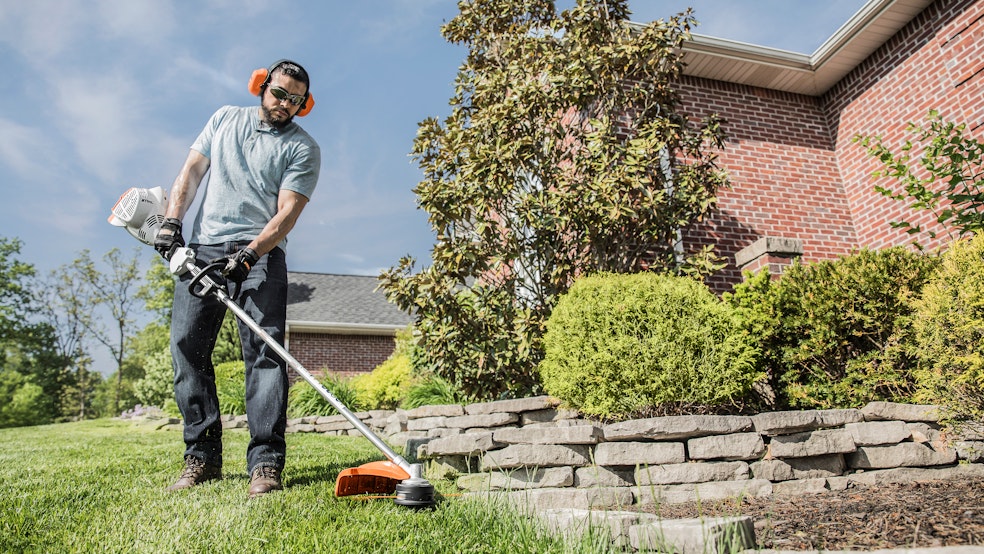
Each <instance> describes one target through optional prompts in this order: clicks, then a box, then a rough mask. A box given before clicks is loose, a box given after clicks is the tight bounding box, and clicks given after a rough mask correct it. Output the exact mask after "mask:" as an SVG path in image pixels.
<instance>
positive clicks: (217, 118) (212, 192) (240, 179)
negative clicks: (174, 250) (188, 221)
mask: <svg viewBox="0 0 984 554" xmlns="http://www.w3.org/2000/svg"><path fill="white" fill-rule="evenodd" d="M259 110H260V108H259V106H252V107H235V106H223V107H222V108H219V110H218V111H216V112H215V113H214V114H212V117H211V118H209V120H208V123H207V124H206V125H205V129H203V130H202V132H201V134H200V135H198V139H197V140H195V143H194V144H192V145H191V148H192V150H196V151H198V152H200V153H201V154H202V155H203V156H205V157H206V158H208V159H209V160H210V166H209V178H208V183H207V185H206V186H205V190H204V193H203V195H202V202H201V206H200V207H199V209H198V215H196V216H195V223H194V225H193V226H192V230H191V235H190V238H189V242H193V243H197V244H219V243H224V242H230V241H240V240H253V239H254V238H256V236H257V235H259V234H260V231H262V230H263V227H265V226H266V224H267V222H269V221H270V220H271V219H272V218H273V216H274V215H275V214H276V213H277V196H278V195H279V194H280V190H281V189H286V190H291V191H294V192H297V193H299V194H303V195H304V196H305V197H307V198H311V195H312V194H313V193H314V189H315V187H316V186H317V184H318V175H319V174H320V172H321V148H320V147H319V146H318V143H317V142H315V140H314V139H313V138H312V137H311V135H309V134H308V133H307V132H306V131H305V130H304V129H302V128H301V127H300V125H298V124H297V123H295V122H291V123H289V124H288V125H287V126H286V127H284V128H282V129H277V128H276V127H272V126H270V125H268V124H267V123H265V122H263V121H262V120H261V119H260V116H259ZM279 246H280V248H282V249H284V250H285V251H286V248H287V239H286V238H285V239H284V240H283V241H282V242H281V243H280V244H279Z"/></svg>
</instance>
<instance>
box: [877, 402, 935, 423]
mask: <svg viewBox="0 0 984 554" xmlns="http://www.w3.org/2000/svg"><path fill="white" fill-rule="evenodd" d="M861 413H862V414H863V415H864V420H865V421H886V420H899V421H922V422H925V423H936V422H938V421H939V419H940V408H939V406H933V405H929V404H899V403H897V402H869V403H868V404H867V405H866V406H865V407H863V408H861Z"/></svg>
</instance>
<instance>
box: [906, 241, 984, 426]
mask: <svg viewBox="0 0 984 554" xmlns="http://www.w3.org/2000/svg"><path fill="white" fill-rule="evenodd" d="M915 306H916V317H915V318H914V321H913V328H914V331H915V336H916V343H917V347H918V348H917V351H918V357H919V367H918V369H917V370H916V372H915V377H916V384H917V387H918V389H917V396H916V399H917V400H918V401H921V402H927V403H932V404H939V405H940V406H941V407H943V408H944V410H945V411H946V413H947V416H948V417H950V418H955V419H963V418H972V419H975V420H978V421H982V420H984V235H977V236H976V237H974V238H973V239H972V240H961V241H957V242H955V243H953V244H952V245H951V246H950V248H949V250H947V252H945V253H944V254H943V255H942V257H941V265H940V267H939V269H938V270H937V272H936V273H935V274H934V275H933V277H932V278H931V280H930V281H929V283H927V284H926V286H925V287H924V288H923V293H922V297H921V298H920V299H919V300H918V301H916V302H915Z"/></svg>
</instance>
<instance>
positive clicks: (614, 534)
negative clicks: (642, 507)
mask: <svg viewBox="0 0 984 554" xmlns="http://www.w3.org/2000/svg"><path fill="white" fill-rule="evenodd" d="M537 517H539V519H540V522H541V523H542V524H543V526H544V527H545V528H546V529H547V530H548V531H550V532H552V533H554V534H556V535H563V536H566V537H569V538H570V539H572V540H573V541H574V542H575V543H577V542H578V541H579V540H580V538H581V537H583V536H584V535H585V534H586V533H588V532H589V531H590V532H591V533H592V536H597V535H598V533H599V532H603V533H607V534H608V537H609V539H610V540H611V547H612V549H613V551H615V552H624V551H626V549H627V548H628V547H629V546H630V545H629V529H631V528H632V527H633V526H634V525H638V524H639V523H647V522H653V521H658V519H659V518H658V517H656V516H655V515H652V514H644V513H639V512H622V511H607V510H583V509H573V508H557V509H551V510H543V511H540V512H538V513H537ZM606 550H607V549H606Z"/></svg>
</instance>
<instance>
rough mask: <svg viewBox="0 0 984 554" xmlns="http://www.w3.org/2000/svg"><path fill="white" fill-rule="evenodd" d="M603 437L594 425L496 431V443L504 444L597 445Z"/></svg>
mask: <svg viewBox="0 0 984 554" xmlns="http://www.w3.org/2000/svg"><path fill="white" fill-rule="evenodd" d="M602 437H603V433H602V431H601V429H599V428H598V427H595V426H593V425H578V426H576V427H533V428H527V427H522V428H514V429H503V430H497V431H495V440H496V442H499V443H503V444H597V443H598V441H599V440H601V439H602Z"/></svg>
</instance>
